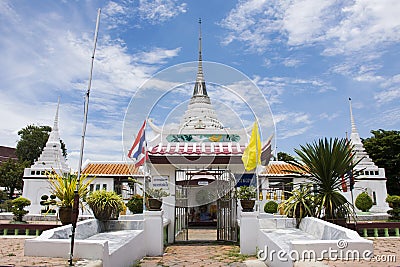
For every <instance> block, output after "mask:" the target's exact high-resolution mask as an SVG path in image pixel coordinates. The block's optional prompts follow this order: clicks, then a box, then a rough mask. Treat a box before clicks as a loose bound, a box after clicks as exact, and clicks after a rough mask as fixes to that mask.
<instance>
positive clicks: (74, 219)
mask: <svg viewBox="0 0 400 267" xmlns="http://www.w3.org/2000/svg"><path fill="white" fill-rule="evenodd" d="M100 13H101V9H100V8H99V9H98V10H97V20H96V30H95V32H94V41H93V42H94V45H93V53H92V61H91V65H90V74H89V83H88V89H87V92H86V95H85V108H84V114H83V126H82V139H81V148H80V153H79V162H78V164H79V165H78V176H77V178H76V188H75V192H74V206H73V210H72V232H71V250H70V255H69V266H73V264H72V260H73V255H74V242H75V229H76V223H77V221H78V215H79V198H80V196H79V184H80V179H81V172H82V162H83V148H84V146H85V135H86V126H87V117H88V109H89V95H90V88H91V86H92V76H93V65H94V55H95V53H96V45H97V35H98V32H99V24H100Z"/></svg>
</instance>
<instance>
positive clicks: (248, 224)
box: [240, 212, 259, 255]
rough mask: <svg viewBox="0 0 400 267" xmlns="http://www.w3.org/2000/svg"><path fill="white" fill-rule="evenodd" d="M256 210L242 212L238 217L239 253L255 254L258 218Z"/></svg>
mask: <svg viewBox="0 0 400 267" xmlns="http://www.w3.org/2000/svg"><path fill="white" fill-rule="evenodd" d="M257 214H258V213H257V212H242V214H241V218H240V254H244V255H254V254H256V246H257V233H258V230H259V229H258V228H259V227H258V218H257Z"/></svg>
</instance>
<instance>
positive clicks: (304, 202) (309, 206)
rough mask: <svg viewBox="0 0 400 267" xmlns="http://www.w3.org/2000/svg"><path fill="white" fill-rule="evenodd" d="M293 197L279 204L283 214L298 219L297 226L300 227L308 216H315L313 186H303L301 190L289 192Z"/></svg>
mask: <svg viewBox="0 0 400 267" xmlns="http://www.w3.org/2000/svg"><path fill="white" fill-rule="evenodd" d="M287 193H289V194H290V195H291V196H290V197H289V198H288V199H286V200H285V201H283V202H281V203H280V204H279V207H278V208H282V209H283V214H285V215H287V216H288V217H292V218H296V226H297V227H299V225H300V222H301V220H302V219H303V218H304V217H307V216H314V214H315V205H314V196H313V195H312V184H302V185H300V187H299V188H296V189H294V190H293V191H291V192H287Z"/></svg>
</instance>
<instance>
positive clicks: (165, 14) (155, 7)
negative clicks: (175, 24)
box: [139, 0, 186, 24]
mask: <svg viewBox="0 0 400 267" xmlns="http://www.w3.org/2000/svg"><path fill="white" fill-rule="evenodd" d="M139 12H140V16H141V17H142V18H144V19H146V20H148V21H150V22H151V23H154V24H155V23H160V22H164V21H166V20H169V19H171V18H173V17H175V16H177V15H179V14H181V13H185V12H186V3H182V4H178V1H175V0H139Z"/></svg>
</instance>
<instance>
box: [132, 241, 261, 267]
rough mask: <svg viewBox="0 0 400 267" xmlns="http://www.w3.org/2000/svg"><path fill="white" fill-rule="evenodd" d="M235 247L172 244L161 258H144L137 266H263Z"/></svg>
mask: <svg viewBox="0 0 400 267" xmlns="http://www.w3.org/2000/svg"><path fill="white" fill-rule="evenodd" d="M239 251H240V249H239V246H237V245H232V244H224V243H217V242H196V243H189V244H184V243H183V244H173V245H170V246H168V247H167V248H166V249H165V253H164V255H163V256H162V257H146V258H144V259H142V260H141V261H140V262H138V263H137V266H142V267H153V266H171V267H172V266H180V267H183V266H190V267H195V266H198V267H201V266H207V267H217V266H237V267H239V266H254V267H258V266H265V265H264V264H263V263H261V262H260V261H258V260H256V258H255V257H254V256H253V257H248V256H243V255H241V254H240V253H239Z"/></svg>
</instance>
